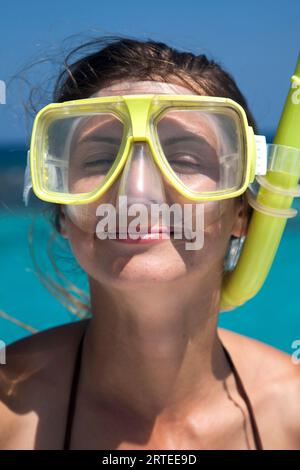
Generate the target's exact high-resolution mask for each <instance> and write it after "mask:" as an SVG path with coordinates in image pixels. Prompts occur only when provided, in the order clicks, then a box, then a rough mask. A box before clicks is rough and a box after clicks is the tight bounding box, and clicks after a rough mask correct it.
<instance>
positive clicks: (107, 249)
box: [61, 81, 241, 287]
mask: <svg viewBox="0 0 300 470" xmlns="http://www.w3.org/2000/svg"><path fill="white" fill-rule="evenodd" d="M138 93H143V94H145V93H159V94H193V92H192V91H191V90H190V89H188V88H185V87H183V86H181V85H179V84H178V85H175V84H167V83H164V84H163V85H162V84H160V83H158V82H151V81H148V82H134V81H132V82H130V81H120V82H118V83H115V84H114V85H112V86H110V87H106V88H102V89H100V90H99V92H98V93H97V94H96V96H113V95H123V94H138ZM197 119H198V118H197ZM199 119H200V120H201V118H199ZM182 120H183V121H186V117H185V116H184V115H183V114H181V115H180V116H178V115H176V113H175V114H174V115H170V116H169V119H168V120H165V121H164V122H162V123H161V132H162V133H163V135H164V136H165V137H166V138H167V137H168V134H169V133H172V132H173V133H174V126H175V127H176V126H177V127H178V129H180V128H182V122H181V121H182ZM199 125H201V128H202V130H203V133H204V134H205V135H204V137H205V141H206V142H207V144H205V145H206V147H205V148H206V153H207V152H209V158H210V159H211V160H212V159H213V157H214V152H217V147H218V145H220V143H219V142H217V140H216V136H215V135H214V134H213V133H212V132H211V130H210V129H211V127H210V126H209V125H208V124H207V122H206V121H205V120H203V122H199V120H196V121H195V122H193V121H192V120H190V121H189V127H190V129H192V128H193V127H195V128H196V127H197V126H198V127H199ZM95 126H96V127H97V122H93V120H90V121H89V123H87V124H86V125H83V126H81V127H80V128H79V129H80V130H79V131H76V132H78V135H77V136H76V139H75V145H74V143H73V144H72V145H73V147H72V157H71V158H73V159H75V160H76V159H78V160H79V159H80V158H81V157H80V155H86V154H87V153H88V151H89V152H90V153H91V152H92V150H91V149H84V145H95V144H93V143H91V142H92V141H93V139H87V136H89V135H91V134H92V133H93V132H94V129H95ZM104 127H105V129H106V132H116V131H117V127H116V126H114V127H112V126H111V123H110V122H109V119H108V120H107V122H105V123H104ZM104 127H103V128H104ZM176 132H177V131H176ZM178 132H179V131H178ZM178 135H179V133H178ZM115 137H116V136H115ZM86 142H88V144H87V143H86ZM85 143H86V144H85ZM180 145H181V146H182V145H184V143H183V142H180ZM194 145H195V144H194ZM201 145H202V153H203V143H202V144H201ZM204 153H205V152H204ZM75 160H74V161H75ZM174 164H175V165H176V166H177V167H178V168H179V170H180V169H181V167H182V166H183V165H185V162H182V161H181V160H179V161H175V163H174ZM89 167H90V168H92V166H91V165H89ZM73 168H74V172H73V174H71V176H70V179H71V184H73V185H74V188H75V189H76V191H78V190H79V191H81V190H82V191H85V190H88V189H90V188H89V187H86V185H90V184H92V185H93V184H95V182H93V178H92V176H91V177H90V178H89V179H86V180H84V179H81V180H80V179H79V178H78V177H77V173H76V162H75V163H74V165H73ZM179 170H178V171H179ZM89 171H92V170H89ZM211 171H212V173H211V174H207V175H205V177H204V178H203V179H202V180H201V184H202V185H205V187H207V189H210V190H211V189H213V185H214V180H215V179H216V175H215V173H214V171H217V169H215V170H211ZM186 178H187V181H189V182H190V184H191V185H192V184H196V183H195V181H196V179H195V178H194V175H193V172H191V174H187V175H186ZM120 195H122V196H127V200H128V203H129V204H130V203H134V202H139V201H141V200H142V201H143V202H145V203H146V206H147V208H148V209H150V203H153V201H156V202H160V203H161V202H164V203H166V204H167V205H168V206H172V205H173V204H178V205H179V206H180V207H181V208H182V213H183V212H184V208H185V206H186V205H189V206H190V210H191V213H192V230H193V231H197V233H198V234H199V231H201V235H199V237H198V238H201V239H202V240H203V243H202V247H201V248H198V249H187V242H189V241H190V240H187V239H185V238H184V237H183V238H182V239H176V238H174V234H172V233H171V234H170V236H165V237H161V236H160V237H159V238H158V236H157V235H156V236H155V238H151V236H150V237H144V238H143V240H141V239H140V240H137V241H133V240H132V239H128V238H127V239H125V240H124V239H122V240H120V239H118V234H117V238H116V239H110V238H106V239H100V238H99V237H98V235H97V232H96V227H97V224H98V222H99V217H98V215H99V212H98V213H96V211H97V208H98V207H99V205H101V204H102V205H103V204H104V203H105V204H107V203H110V204H112V205H113V206H114V207H115V208H116V209H117V207H118V206H117V203H118V200H119V199H118V198H119V196H120ZM148 203H149V204H148ZM199 205H201V206H202V207H203V211H197V206H199ZM237 208H238V204H237V200H236V199H229V200H227V201H220V202H205V203H195V202H192V201H190V200H188V199H186V198H184V197H183V196H182V195H181V194H180V193H179V192H177V190H176V189H175V188H173V186H172V185H171V184H170V183H169V182H168V181H167V180H166V179H165V178H164V177H163V175H162V174H161V173H160V171H159V169H158V168H157V166H156V165H155V163H154V161H153V160H152V156H151V151H150V149H149V148H148V147H147V145H146V144H142V145H141V144H140V146H138V145H135V148H134V152H133V158H132V159H131V161H130V163H128V164H126V166H125V168H123V170H122V172H121V174H120V175H119V176H118V178H117V180H116V181H115V182H114V183H113V185H112V186H111V187H110V188H109V189H108V191H107V192H106V193H105V194H104V195H103V196H102V197H101V198H99V200H97V201H96V202H94V203H91V204H86V205H72V206H71V205H70V206H64V207H63V209H62V214H61V226H62V234H63V235H64V236H65V237H67V238H68V239H69V242H70V244H71V248H72V251H73V253H74V255H75V257H76V258H77V260H78V262H79V264H80V265H81V267H82V268H83V269H84V271H85V272H86V273H87V274H88V276H89V277H91V278H93V279H94V280H95V281H97V282H99V283H102V284H106V285H115V286H116V287H117V286H119V287H122V286H123V287H126V286H127V287H128V286H129V284H130V285H131V286H133V285H135V284H136V285H140V284H141V283H147V284H149V282H155V283H157V282H160V283H162V282H164V281H165V282H168V281H171V280H175V279H179V278H182V277H184V276H193V277H195V276H196V277H197V282H198V281H199V280H203V281H204V279H208V278H211V276H212V277H213V278H214V277H216V278H219V277H220V276H222V272H223V260H224V256H225V252H226V248H227V245H228V242H229V238H230V236H231V234H235V231H238V228H239V226H240V223H241V220H240V218H239V216H238V210H237ZM198 209H199V207H198ZM117 213H118V210H117ZM97 214H98V215H97ZM149 214H150V210H149ZM133 218H134V217H130V216H128V217H127V226H128V224H129V222H130V219H131V220H132V219H133ZM200 218H201V220H200ZM147 220H148V225H149V227H148V228H149V231H150V228H152V229H153V227H151V220H150V218H149V219H147ZM117 224H118V222H117ZM117 230H118V228H117ZM202 237H203V238H202Z"/></svg>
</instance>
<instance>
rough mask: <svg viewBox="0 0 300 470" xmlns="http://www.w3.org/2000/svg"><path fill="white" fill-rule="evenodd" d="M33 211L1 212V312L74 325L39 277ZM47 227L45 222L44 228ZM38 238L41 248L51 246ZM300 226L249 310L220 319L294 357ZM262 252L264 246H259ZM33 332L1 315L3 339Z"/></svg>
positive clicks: (291, 225) (299, 312) (288, 236)
mask: <svg viewBox="0 0 300 470" xmlns="http://www.w3.org/2000/svg"><path fill="white" fill-rule="evenodd" d="M30 224H31V217H30V214H29V213H28V211H26V212H25V211H24V210H19V211H18V210H12V209H10V210H8V209H3V210H2V211H1V212H0V260H1V264H0V278H1V283H0V310H2V311H4V312H6V313H7V314H8V315H11V316H13V317H15V318H17V319H19V320H21V321H22V322H25V323H26V324H29V325H31V326H32V327H34V328H35V329H37V330H43V329H46V328H49V327H51V326H55V325H58V324H62V323H66V322H69V321H74V317H73V316H72V314H71V313H69V312H68V311H67V310H66V309H65V308H64V307H63V306H62V305H61V304H60V303H59V302H58V301H57V300H56V299H55V298H53V297H52V295H51V294H50V293H49V292H48V291H47V290H46V288H45V287H44V286H43V285H42V284H41V282H40V280H39V279H38V277H37V275H36V273H35V271H34V267H33V264H32V260H31V257H30V253H29V248H28V246H29V245H28V239H27V232H28V227H29V225H30ZM42 225H43V224H42ZM44 238H45V234H44V235H41V234H40V235H38V236H37V240H36V241H37V244H41V246H42V244H43V243H44V242H45V240H44ZM299 241H300V223H299V218H298V219H295V220H290V221H289V222H288V228H287V229H286V231H285V234H284V237H283V240H282V242H281V245H280V248H279V251H278V253H277V257H276V261H275V263H274V264H273V267H272V269H271V272H270V275H269V277H268V279H267V281H266V283H265V285H264V287H263V288H262V290H261V291H260V293H259V294H258V295H257V296H256V297H255V298H254V299H253V300H251V301H249V302H248V303H247V304H245V305H244V306H243V307H240V308H238V309H236V310H234V311H232V312H226V313H222V314H221V315H220V325H221V326H223V327H225V328H229V329H232V330H234V331H237V332H240V333H242V334H245V335H248V336H250V337H254V338H257V339H260V340H262V341H264V342H266V343H268V344H271V345H274V346H276V347H278V348H280V349H282V350H284V351H286V352H288V353H292V351H293V350H292V348H291V344H292V342H293V341H294V340H295V339H300V292H299V264H300V250H299V246H300V243H299ZM257 249H258V250H259V247H257ZM27 334H30V333H28V331H26V330H24V329H23V328H21V327H20V326H17V325H15V324H13V323H12V322H10V321H8V320H6V319H3V318H1V317H0V339H2V340H3V341H5V342H6V343H10V342H12V341H15V340H17V339H19V338H21V337H23V336H25V335H27Z"/></svg>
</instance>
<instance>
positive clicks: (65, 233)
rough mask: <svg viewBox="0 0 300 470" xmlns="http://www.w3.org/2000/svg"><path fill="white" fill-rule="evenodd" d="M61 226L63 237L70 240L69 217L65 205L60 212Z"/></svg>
mask: <svg viewBox="0 0 300 470" xmlns="http://www.w3.org/2000/svg"><path fill="white" fill-rule="evenodd" d="M59 226H60V234H61V236H62V237H63V238H68V230H67V216H66V212H65V207H64V206H63V205H61V206H60V211H59Z"/></svg>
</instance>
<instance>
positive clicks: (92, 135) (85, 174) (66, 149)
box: [44, 113, 124, 194]
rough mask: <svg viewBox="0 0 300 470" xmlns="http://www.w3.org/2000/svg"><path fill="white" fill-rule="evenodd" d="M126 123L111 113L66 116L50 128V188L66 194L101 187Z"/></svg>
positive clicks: (47, 154) (47, 175)
mask: <svg viewBox="0 0 300 470" xmlns="http://www.w3.org/2000/svg"><path fill="white" fill-rule="evenodd" d="M123 132H124V125H123V123H122V122H121V121H120V119H119V118H118V117H116V116H115V115H113V114H112V113H97V114H94V115H87V116H83V117H82V116H81V117H80V116H77V117H64V118H62V119H56V120H55V121H52V122H51V124H50V125H49V127H48V130H47V133H48V134H47V150H46V152H45V159H44V175H45V178H44V180H45V183H46V186H47V189H48V190H50V191H55V192H60V193H66V194H70V193H72V194H82V193H90V192H92V191H94V190H96V189H99V188H100V187H101V186H102V185H103V183H104V181H105V178H106V177H107V175H108V172H109V171H110V170H111V169H112V166H113V164H114V163H115V162H116V158H117V155H118V153H119V151H120V147H121V142H122V139H123Z"/></svg>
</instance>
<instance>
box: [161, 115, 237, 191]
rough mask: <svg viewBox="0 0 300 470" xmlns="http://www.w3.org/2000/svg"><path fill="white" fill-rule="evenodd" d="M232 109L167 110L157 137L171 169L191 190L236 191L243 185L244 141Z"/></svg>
mask: <svg viewBox="0 0 300 470" xmlns="http://www.w3.org/2000/svg"><path fill="white" fill-rule="evenodd" d="M240 128H241V126H240V124H239V118H238V115H237V114H236V113H235V111H234V110H231V109H229V108H228V109H227V110H226V111H225V112H224V111H222V112H219V111H218V112H216V111H213V110H203V109H194V108H193V109H172V110H167V111H166V112H165V113H164V114H163V115H162V116H161V117H160V119H159V121H158V122H157V136H158V140H159V144H160V146H161V149H162V151H163V153H164V155H165V158H166V159H167V161H168V163H169V165H170V167H171V169H172V170H173V172H174V173H175V174H176V176H177V178H179V179H180V181H181V183H182V184H183V185H184V186H185V187H186V188H187V189H188V190H190V191H193V192H195V193H199V194H208V193H211V192H215V191H219V190H224V191H226V190H236V189H239V188H240V187H241V185H242V183H243V170H244V167H245V162H244V154H245V152H244V151H243V139H242V135H241V130H240Z"/></svg>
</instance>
